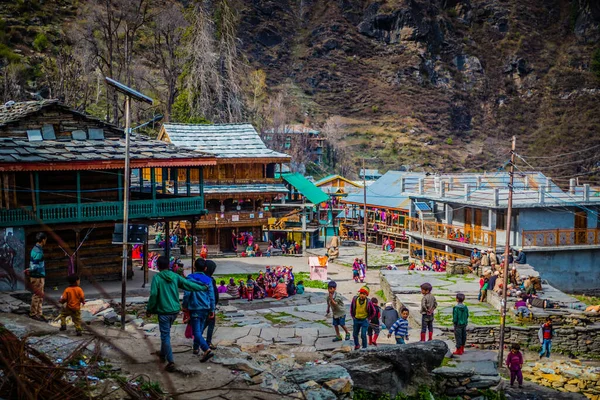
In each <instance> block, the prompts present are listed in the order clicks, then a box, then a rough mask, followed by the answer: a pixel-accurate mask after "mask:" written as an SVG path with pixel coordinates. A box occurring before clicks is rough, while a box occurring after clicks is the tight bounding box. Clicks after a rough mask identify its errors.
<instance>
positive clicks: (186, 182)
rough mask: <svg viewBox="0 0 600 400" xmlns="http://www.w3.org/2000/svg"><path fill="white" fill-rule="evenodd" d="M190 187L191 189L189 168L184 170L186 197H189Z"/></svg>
mask: <svg viewBox="0 0 600 400" xmlns="http://www.w3.org/2000/svg"><path fill="white" fill-rule="evenodd" d="M191 187H192V177H191V172H190V169H189V168H186V169H185V194H186V196H188V197H190V192H191Z"/></svg>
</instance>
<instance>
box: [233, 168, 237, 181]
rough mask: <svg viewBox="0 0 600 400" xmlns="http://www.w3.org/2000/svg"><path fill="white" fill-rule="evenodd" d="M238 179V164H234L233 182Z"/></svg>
mask: <svg viewBox="0 0 600 400" xmlns="http://www.w3.org/2000/svg"><path fill="white" fill-rule="evenodd" d="M236 179H237V164H233V183H235V180H236Z"/></svg>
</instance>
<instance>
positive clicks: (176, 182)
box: [170, 168, 179, 196]
mask: <svg viewBox="0 0 600 400" xmlns="http://www.w3.org/2000/svg"><path fill="white" fill-rule="evenodd" d="M173 176H175V179H173V194H175V195H176V196H177V195H178V194H179V170H177V168H172V169H171V176H170V178H173Z"/></svg>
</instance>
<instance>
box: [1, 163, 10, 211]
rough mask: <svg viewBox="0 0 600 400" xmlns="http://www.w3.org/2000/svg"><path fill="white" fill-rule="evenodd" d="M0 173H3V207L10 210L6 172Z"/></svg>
mask: <svg viewBox="0 0 600 400" xmlns="http://www.w3.org/2000/svg"><path fill="white" fill-rule="evenodd" d="M2 175H4V182H3V190H2V191H3V192H4V203H5V204H4V207H5V208H6V209H7V210H10V196H9V195H10V191H9V188H8V173H6V172H5V173H4V174H2Z"/></svg>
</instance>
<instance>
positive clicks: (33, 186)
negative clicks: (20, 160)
mask: <svg viewBox="0 0 600 400" xmlns="http://www.w3.org/2000/svg"><path fill="white" fill-rule="evenodd" d="M29 184H30V186H31V205H32V207H33V212H36V211H37V203H36V202H35V184H34V182H33V172H30V173H29ZM0 208H2V196H0Z"/></svg>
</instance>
